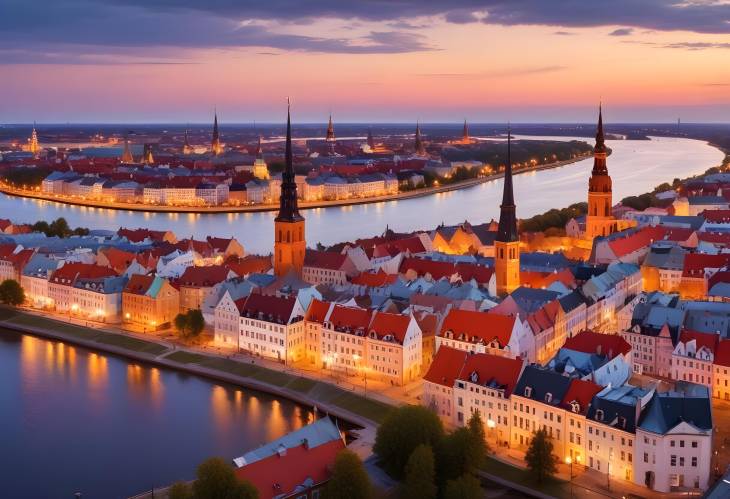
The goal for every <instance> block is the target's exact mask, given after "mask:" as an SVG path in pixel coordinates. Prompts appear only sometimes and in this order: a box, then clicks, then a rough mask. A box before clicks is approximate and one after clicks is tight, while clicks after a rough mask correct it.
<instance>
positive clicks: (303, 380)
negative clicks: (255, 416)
mask: <svg viewBox="0 0 730 499" xmlns="http://www.w3.org/2000/svg"><path fill="white" fill-rule="evenodd" d="M3 328H4V329H8V330H11V331H15V332H19V333H23V334H29V335H32V336H37V337H41V338H46V339H50V340H55V341H61V342H64V343H68V344H72V345H76V346H80V347H83V348H87V349H89V350H92V351H95V352H104V353H108V354H112V355H116V356H121V357H124V358H126V359H129V360H132V361H137V362H142V363H145V364H148V365H152V366H155V367H162V368H167V369H172V370H177V371H182V372H186V373H189V374H193V375H197V376H202V377H205V378H208V379H212V380H215V381H220V382H223V383H228V384H232V385H236V386H240V387H243V388H249V389H252V390H256V391H259V392H262V393H268V394H271V395H274V396H277V397H281V398H285V399H287V400H290V401H292V402H295V403H297V404H300V405H303V406H306V407H310V408H313V409H315V408H316V410H317V411H318V412H320V413H327V414H331V415H332V416H334V417H336V418H338V419H341V420H343V421H347V422H349V423H352V424H354V425H356V426H359V427H361V428H362V430H360V431H359V432H358V433H359V434H360V436H361V437H362V436H367V440H370V439H372V442H374V438H375V428H376V427H377V425H378V424H379V423H380V422H381V421H382V420H383V419H384V418H385V417H386V416H387V414H388V412H389V410H390V409H391V408H392V407H394V406H395V405H397V402H396V401H394V400H387V399H385V400H384V398H383V397H381V396H377V397H376V395H377V394H371V395H370V396H368V397H364V396H362V395H359V394H357V393H355V392H354V391H353V390H349V389H347V388H343V387H342V386H337V385H333V384H331V383H327V382H325V381H322V380H319V379H314V378H309V377H306V376H301V375H298V374H292V373H288V372H284V371H283V370H281V371H279V370H276V371H275V370H272V369H269V368H267V367H264V366H262V365H261V364H260V362H259V361H258V360H257V359H252V358H243V357H242V356H237V355H220V354H215V353H201V352H198V351H195V350H193V349H189V348H180V347H178V346H176V345H174V344H169V343H167V342H163V341H157V340H150V339H147V338H146V337H145V338H144V339H141V338H140V337H139V335H135V334H132V333H121V332H108V331H105V330H104V329H101V328H95V327H86V326H81V325H76V324H69V323H66V322H61V321H58V320H55V319H52V318H48V317H45V316H41V315H37V314H32V313H27V312H24V311H21V310H16V309H10V308H7V307H2V308H0V334H2V329H3ZM372 442H370V444H372Z"/></svg>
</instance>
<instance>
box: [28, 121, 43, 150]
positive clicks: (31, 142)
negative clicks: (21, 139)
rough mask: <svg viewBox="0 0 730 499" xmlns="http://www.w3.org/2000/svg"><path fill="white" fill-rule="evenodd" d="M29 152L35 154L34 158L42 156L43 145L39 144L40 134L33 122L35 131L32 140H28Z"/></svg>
mask: <svg viewBox="0 0 730 499" xmlns="http://www.w3.org/2000/svg"><path fill="white" fill-rule="evenodd" d="M28 152H30V153H33V157H34V158H37V157H38V156H40V154H41V144H40V142H38V132H36V130H35V122H33V131H32V132H30V139H28Z"/></svg>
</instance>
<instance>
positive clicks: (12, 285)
mask: <svg viewBox="0 0 730 499" xmlns="http://www.w3.org/2000/svg"><path fill="white" fill-rule="evenodd" d="M0 301H2V302H3V303H5V304H6V305H12V306H14V307H17V306H18V305H22V304H23V302H25V291H23V288H22V287H21V286H20V284H18V281H16V280H15V279H5V280H4V281H3V282H2V283H0Z"/></svg>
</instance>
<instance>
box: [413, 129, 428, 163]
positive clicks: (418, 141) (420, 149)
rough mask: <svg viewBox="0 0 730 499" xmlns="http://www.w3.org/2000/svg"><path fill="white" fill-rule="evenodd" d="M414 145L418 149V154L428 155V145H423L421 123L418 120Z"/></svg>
mask: <svg viewBox="0 0 730 499" xmlns="http://www.w3.org/2000/svg"><path fill="white" fill-rule="evenodd" d="M413 145H414V147H415V150H416V156H426V146H424V145H423V141H422V140H421V123H420V122H418V121H416V139H415V141H414V143H413Z"/></svg>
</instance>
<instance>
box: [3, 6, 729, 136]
mask: <svg viewBox="0 0 730 499" xmlns="http://www.w3.org/2000/svg"><path fill="white" fill-rule="evenodd" d="M0 19H2V22H0V96H1V98H0V123H28V122H31V121H37V122H39V123H43V122H46V123H65V122H72V123H90V122H100V123H112V122H114V123H117V122H130V123H144V122H151V123H171V122H175V123H181V122H190V123H197V122H208V121H210V120H211V115H212V113H213V109H214V108H217V110H218V115H219V119H220V121H221V123H223V124H225V123H226V122H228V123H251V122H253V121H257V122H281V121H282V120H283V119H284V117H285V107H286V99H287V97H289V98H291V101H292V113H293V119H294V120H295V121H297V120H298V121H300V122H322V121H326V119H327V116H328V114H329V113H332V115H333V117H334V119H335V122H337V121H339V122H400V123H405V122H414V121H416V120H417V119H418V120H421V121H422V122H426V123H427V122H429V121H430V122H459V121H462V120H464V119H467V120H469V121H470V122H488V123H496V122H504V121H508V120H510V121H513V122H593V121H595V111H596V107H597V105H598V102H599V101H602V102H603V105H604V113H605V117H606V120H607V121H613V122H671V121H676V120H677V118H681V119H682V121H684V122H730V63H729V62H730V0H613V1H612V0H448V1H435V0H358V1H347V0H306V1H305V0H32V1H29V0H0Z"/></svg>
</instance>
